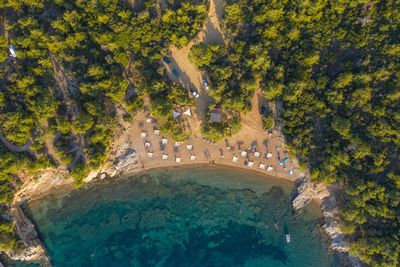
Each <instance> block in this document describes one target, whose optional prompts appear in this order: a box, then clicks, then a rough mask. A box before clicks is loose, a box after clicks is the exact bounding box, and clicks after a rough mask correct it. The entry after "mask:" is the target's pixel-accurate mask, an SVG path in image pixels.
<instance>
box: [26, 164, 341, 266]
mask: <svg viewBox="0 0 400 267" xmlns="http://www.w3.org/2000/svg"><path fill="white" fill-rule="evenodd" d="M293 189H294V184H293V183H292V182H289V181H286V180H282V179H276V178H274V177H269V176H266V175H262V174H259V173H256V172H252V171H245V170H241V169H237V168H232V167H222V166H203V165H198V166H186V167H179V168H162V169H154V170H150V171H148V172H146V173H141V174H136V175H133V176H130V177H124V178H118V179H112V180H107V181H102V182H101V183H96V184H91V185H87V186H85V187H83V188H80V189H76V190H71V191H67V192H63V193H60V192H58V193H57V194H53V195H48V196H47V197H45V198H43V199H40V200H36V201H34V202H31V203H30V204H29V207H28V213H29V215H30V217H31V218H32V220H33V221H34V223H35V224H36V226H37V230H38V232H39V235H40V237H41V239H42V240H43V242H44V243H45V246H46V248H47V249H48V251H49V254H50V257H51V260H52V264H53V265H54V266H338V263H337V262H336V261H337V260H336V256H335V254H330V253H328V252H327V248H326V247H325V245H324V242H323V236H322V234H321V232H320V230H319V228H318V219H319V218H320V216H321V214H320V211H319V209H318V207H315V206H312V205H311V206H309V207H307V208H306V209H304V210H303V211H302V212H301V213H300V215H298V216H295V215H294V211H293V209H292V205H291V200H292V197H293V195H292V192H293ZM274 223H276V224H277V226H278V228H279V229H276V228H275V227H274ZM285 233H290V235H291V242H290V243H289V244H288V243H287V242H286V239H285Z"/></svg>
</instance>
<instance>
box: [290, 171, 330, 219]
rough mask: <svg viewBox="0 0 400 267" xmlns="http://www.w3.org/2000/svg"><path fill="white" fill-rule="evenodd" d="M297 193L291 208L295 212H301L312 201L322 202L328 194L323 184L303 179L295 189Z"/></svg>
mask: <svg viewBox="0 0 400 267" xmlns="http://www.w3.org/2000/svg"><path fill="white" fill-rule="evenodd" d="M297 193H298V195H297V196H296V198H295V199H294V200H293V208H294V209H295V210H296V211H298V210H301V209H302V208H303V207H305V206H306V205H307V204H308V203H310V202H311V201H312V200H313V199H319V200H322V199H324V198H325V197H327V196H329V194H330V193H329V191H328V189H327V187H326V185H325V184H323V183H316V182H313V181H311V179H309V178H304V179H303V181H302V182H301V183H300V185H299V186H298V187H297Z"/></svg>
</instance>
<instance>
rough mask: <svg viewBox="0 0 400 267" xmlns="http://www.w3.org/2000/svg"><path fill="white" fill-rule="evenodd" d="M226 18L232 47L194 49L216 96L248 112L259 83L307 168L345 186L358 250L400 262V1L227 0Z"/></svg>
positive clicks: (345, 221) (345, 218)
mask: <svg viewBox="0 0 400 267" xmlns="http://www.w3.org/2000/svg"><path fill="white" fill-rule="evenodd" d="M223 24H224V25H223V26H224V34H225V41H226V42H227V45H226V46H221V45H218V44H212V45H198V46H194V47H193V48H192V50H191V59H192V61H193V62H194V63H195V64H196V65H197V66H198V67H199V68H200V69H203V70H205V71H207V73H208V75H209V76H210V79H211V88H212V92H211V93H210V94H211V95H212V96H213V97H214V98H215V99H216V100H217V102H220V103H221V105H222V106H224V105H226V106H231V107H234V108H233V109H235V110H237V111H241V112H245V111H246V110H248V109H249V99H250V97H251V95H252V94H253V93H254V89H255V88H257V86H260V87H261V88H262V90H263V93H264V95H265V97H267V98H268V99H271V100H273V101H275V102H276V103H281V106H282V108H281V110H279V111H278V113H279V118H278V121H277V122H276V123H279V124H281V125H282V127H283V132H284V135H285V139H286V142H287V145H288V146H289V148H290V151H291V153H292V154H293V155H296V156H297V158H298V159H299V161H300V164H301V166H302V168H305V167H308V168H309V169H310V170H311V173H312V177H313V178H314V179H315V180H317V181H323V182H325V183H328V184H329V183H334V182H338V183H341V184H343V185H344V188H345V192H344V193H343V195H342V199H341V204H340V211H341V215H342V218H341V221H340V226H341V229H342V230H343V232H344V233H345V234H347V235H348V238H349V240H350V242H351V254H352V255H356V256H358V257H360V259H362V260H363V261H365V262H366V263H368V264H370V265H372V266H400V258H399V256H400V255H399V253H400V208H399V202H400V172H399V160H400V158H399V157H400V153H399V152H400V112H399V111H400V89H399V79H400V63H399V62H400V4H399V2H398V1H395V0H387V1H379V0H375V1H366V0H358V1H350V0H339V1H322V0H319V1H304V0H296V1H274V0H271V1H262V0H227V1H226V3H225V16H224V21H223ZM265 123H266V124H268V125H269V124H270V122H269V121H266V122H265Z"/></svg>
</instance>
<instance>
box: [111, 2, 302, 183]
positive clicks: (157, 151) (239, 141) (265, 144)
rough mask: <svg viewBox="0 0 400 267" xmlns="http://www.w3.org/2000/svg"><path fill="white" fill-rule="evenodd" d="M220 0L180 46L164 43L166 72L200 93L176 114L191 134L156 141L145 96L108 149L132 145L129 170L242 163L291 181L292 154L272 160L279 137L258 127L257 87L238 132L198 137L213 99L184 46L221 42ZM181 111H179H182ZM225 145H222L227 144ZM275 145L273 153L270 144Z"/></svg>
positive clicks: (261, 99)
mask: <svg viewBox="0 0 400 267" xmlns="http://www.w3.org/2000/svg"><path fill="white" fill-rule="evenodd" d="M223 13H224V9H223V0H211V1H210V9H209V14H208V18H207V21H206V22H205V24H204V26H203V29H202V30H201V31H200V32H199V33H198V35H197V36H196V37H195V38H194V40H192V41H191V42H190V43H189V44H188V45H187V46H186V47H184V48H182V49H178V48H176V47H170V53H171V57H170V58H169V59H170V61H171V63H170V65H167V64H165V63H163V64H164V65H165V67H166V68H167V70H168V77H169V78H170V79H171V80H172V81H174V82H177V83H181V84H182V85H183V86H184V87H185V88H186V89H187V90H190V89H194V90H196V91H197V92H198V93H199V95H200V97H199V98H198V99H196V104H197V107H196V109H195V110H193V109H192V110H191V111H192V117H189V116H186V115H181V116H180V117H178V118H177V120H178V121H179V123H180V124H181V125H182V126H183V127H184V128H186V129H187V130H188V131H189V132H191V133H192V136H191V137H190V138H189V139H188V140H186V141H185V142H183V143H182V144H181V146H180V147H175V142H174V141H173V140H172V139H168V144H167V145H162V144H161V140H162V136H156V135H155V134H154V129H155V128H157V129H158V126H159V123H158V122H157V120H155V119H152V118H151V115H150V113H149V112H148V111H147V110H149V109H148V106H147V102H148V101H147V100H145V103H146V106H145V109H144V111H142V112H139V113H138V114H137V116H136V117H135V121H134V122H133V124H126V123H122V122H121V121H122V120H119V122H120V123H122V124H123V126H124V128H125V130H122V129H120V132H119V136H120V138H119V139H116V140H115V142H114V144H113V149H112V150H113V152H112V153H111V154H117V153H118V152H117V151H120V150H121V146H127V144H128V146H129V147H131V148H133V149H135V151H136V153H138V157H139V161H140V162H139V164H138V168H136V169H134V170H133V171H132V172H137V171H144V170H148V169H151V168H159V167H166V166H176V165H187V164H196V163H199V164H204V163H206V164H209V163H210V164H213V163H214V164H224V165H231V166H237V167H243V168H247V169H254V170H257V171H260V172H262V173H265V174H269V175H274V176H278V177H283V178H286V179H290V180H296V178H298V177H300V176H303V174H302V173H301V172H300V171H299V170H298V168H297V164H296V162H295V160H294V159H290V160H289V161H287V162H286V163H285V164H284V165H280V164H278V165H277V163H278V159H277V156H278V153H279V154H280V158H281V160H283V159H284V158H285V157H286V156H285V153H284V139H283V136H282V135H281V134H280V132H279V131H277V130H274V131H273V133H272V135H269V134H268V133H267V132H266V131H265V130H264V129H263V126H262V118H261V115H260V109H261V106H262V105H266V104H267V102H268V101H267V99H265V98H264V97H263V96H262V92H261V90H260V89H258V90H257V91H256V92H255V94H254V97H253V100H252V110H251V111H250V112H248V113H247V114H245V115H241V118H242V129H241V130H240V132H239V133H238V134H236V135H234V136H232V137H231V138H228V139H225V140H222V141H219V142H217V143H216V144H210V143H207V142H204V141H203V138H202V137H201V133H200V131H201V127H202V122H203V119H204V115H205V112H206V110H207V107H208V106H209V105H210V104H211V103H213V99H212V98H211V97H210V96H208V94H207V91H206V89H205V88H204V85H203V82H202V79H203V77H205V74H204V73H202V72H201V71H200V70H199V69H197V67H196V66H195V65H193V64H192V63H191V62H190V61H189V58H188V55H189V51H190V48H191V47H192V46H193V45H195V44H198V43H201V42H203V43H206V44H210V43H220V44H223V43H224V36H223V34H222V31H221V27H220V21H221V18H222V16H223ZM173 69H176V70H177V71H178V73H179V77H176V76H175V75H174V74H173V73H172V70H173ZM182 111H183V110H180V112H181V113H182ZM147 119H152V123H151V124H147V123H146V120H147ZM142 131H146V132H147V138H141V132H142ZM145 142H148V143H150V144H151V147H150V148H149V149H146V148H145ZM187 145H192V146H193V150H192V151H188V150H187V148H186V146H187ZM249 145H254V146H256V150H257V151H258V152H260V153H261V155H260V157H259V158H256V157H255V156H254V153H253V152H251V151H249V150H248V146H249ZM228 146H229V147H230V149H229V150H228V149H227V147H228ZM277 146H279V147H280V150H279V152H278V151H277V150H276V147H277ZM242 150H243V151H247V155H246V157H241V152H242ZM148 152H151V153H153V157H152V158H149V157H148ZM268 152H269V153H272V155H273V156H272V158H270V159H266V158H265V155H266V153H268ZM163 154H166V155H168V160H163V159H162V157H163ZM192 155H195V156H196V160H195V161H192V160H190V157H191V156H192ZM234 156H237V157H238V162H237V163H234V162H233V161H232V159H233V157H234ZM176 158H180V159H181V160H180V163H176ZM245 161H247V162H250V161H253V162H254V166H253V167H252V168H251V167H248V166H245V165H244V164H245ZM260 164H265V166H266V167H265V168H268V166H272V167H273V171H272V172H267V171H266V170H261V169H259V165H260ZM288 171H293V174H292V175H289V174H288Z"/></svg>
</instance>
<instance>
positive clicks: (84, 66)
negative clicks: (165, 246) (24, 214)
mask: <svg viewBox="0 0 400 267" xmlns="http://www.w3.org/2000/svg"><path fill="white" fill-rule="evenodd" d="M139 2H140V3H139ZM207 13H208V3H207V2H205V1H194V2H189V1H186V0H185V1H166V3H165V4H164V5H163V6H160V5H159V4H158V2H157V1H156V0H147V1H138V3H137V4H136V3H135V1H119V0H102V1H81V0H5V1H4V0H3V1H0V22H1V24H0V30H1V32H2V34H1V36H0V61H1V66H0V125H1V126H0V132H1V136H0V138H1V139H2V141H3V143H4V142H5V143H7V144H9V146H10V147H12V148H13V149H14V151H12V149H11V150H10V149H9V147H8V146H7V147H6V146H3V145H2V146H1V148H0V149H1V154H0V162H1V164H0V207H1V212H2V213H3V214H5V213H7V209H8V207H9V203H11V201H12V199H13V192H14V191H15V189H16V188H17V187H18V186H19V184H20V179H19V177H21V176H20V175H29V176H35V174H36V172H37V171H39V170H40V169H45V168H48V167H54V166H65V167H66V168H67V170H68V171H69V172H70V176H71V177H72V178H73V179H74V182H75V185H76V186H80V185H81V184H82V181H83V179H84V178H85V177H86V175H87V173H88V172H89V170H90V169H95V168H97V167H99V166H101V165H102V163H103V162H104V160H105V159H106V156H107V151H108V150H109V147H110V141H111V138H112V133H113V131H114V130H115V127H116V106H117V105H121V104H122V106H123V108H124V110H126V114H125V115H124V119H127V120H129V119H132V117H133V116H134V115H135V113H136V112H137V111H139V110H141V109H142V108H143V98H144V97H145V96H148V97H149V99H150V104H151V113H152V115H153V116H154V117H155V118H158V119H160V120H162V121H165V122H166V123H165V125H162V128H163V132H165V133H169V134H171V135H173V136H174V137H175V139H179V138H185V137H186V136H187V135H188V134H189V133H185V132H184V131H182V130H181V129H180V128H179V127H178V126H177V125H175V122H174V121H173V120H172V109H174V108H175V105H176V104H178V105H194V101H193V99H191V98H189V94H188V92H187V91H186V90H185V89H184V88H183V87H182V86H181V85H180V84H173V83H172V82H171V81H170V80H169V79H168V78H167V76H166V75H165V72H166V70H165V68H164V67H163V65H162V63H161V59H162V58H163V57H164V56H168V55H169V54H168V53H169V52H168V47H169V46H171V45H175V46H177V47H182V46H184V45H186V44H187V43H188V42H189V41H190V40H191V39H192V38H193V37H194V36H195V35H196V34H197V32H198V31H199V30H200V29H201V27H202V25H203V23H204V20H205V19H206V17H207ZM9 43H12V44H13V45H14V47H15V49H16V53H17V57H16V58H14V57H11V56H10V55H8V53H7V52H8V51H7V50H8V45H9ZM0 217H1V216H0ZM0 239H1V242H0V249H12V248H14V249H17V248H21V242H20V241H18V238H17V236H16V235H15V233H14V231H13V227H12V224H11V222H10V221H8V220H3V219H2V220H1V221H0Z"/></svg>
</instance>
